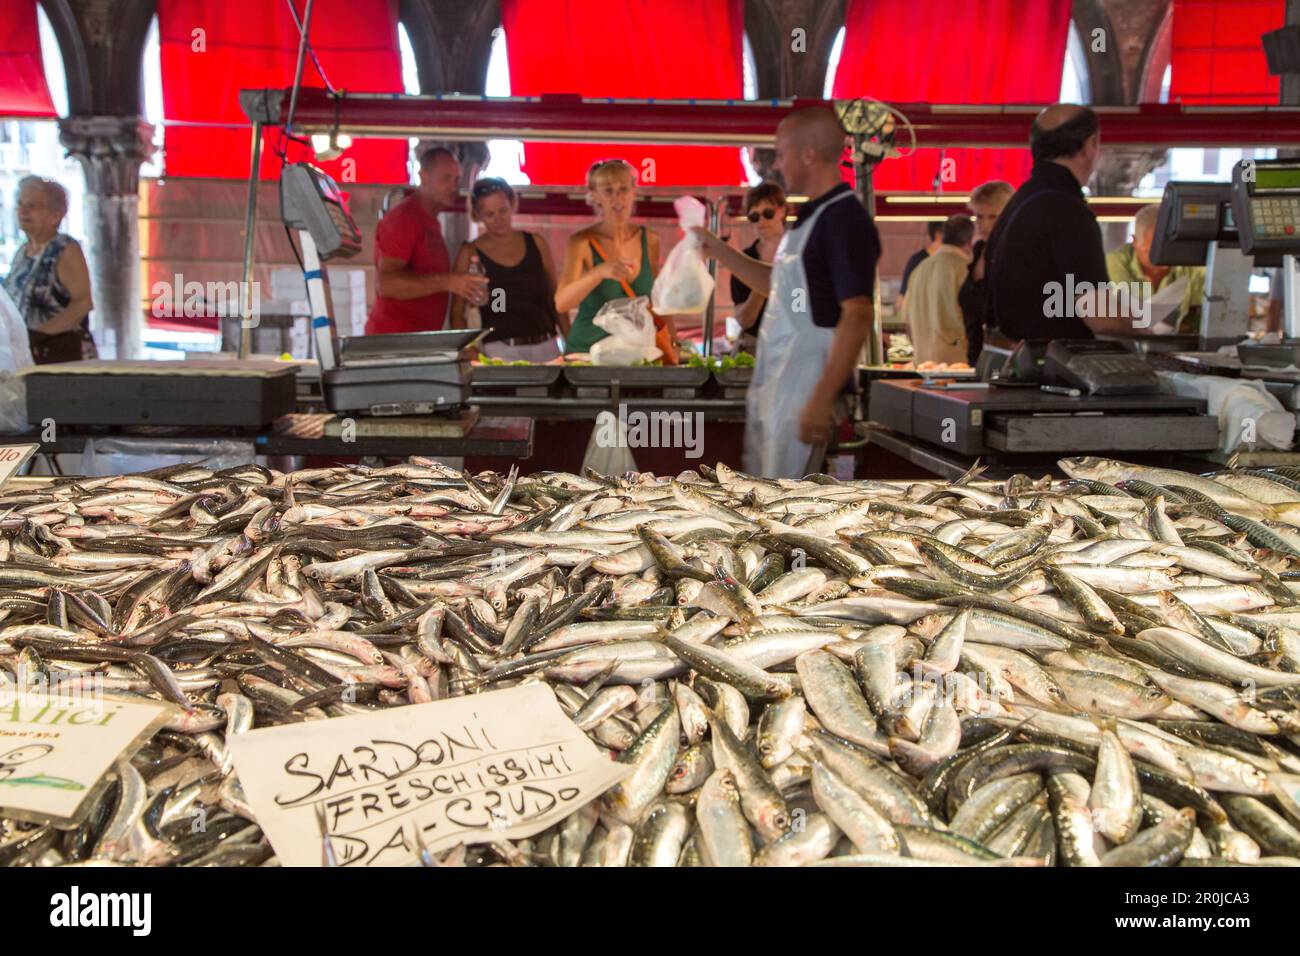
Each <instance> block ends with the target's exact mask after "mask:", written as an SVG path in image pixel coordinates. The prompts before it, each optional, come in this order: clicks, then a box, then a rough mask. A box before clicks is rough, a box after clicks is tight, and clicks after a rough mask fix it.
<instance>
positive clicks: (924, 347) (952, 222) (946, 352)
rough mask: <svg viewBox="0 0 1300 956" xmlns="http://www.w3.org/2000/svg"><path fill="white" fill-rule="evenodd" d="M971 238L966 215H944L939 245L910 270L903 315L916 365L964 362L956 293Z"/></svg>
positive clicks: (972, 230)
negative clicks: (945, 217)
mask: <svg viewBox="0 0 1300 956" xmlns="http://www.w3.org/2000/svg"><path fill="white" fill-rule="evenodd" d="M974 237H975V224H974V223H973V222H971V219H970V217H969V216H950V217H948V221H947V222H945V223H944V224H943V244H942V245H940V246H939V249H938V251H937V252H935V254H934V255H932V256H930V258H928V259H926V260H925V261H924V262H922V263H921V264H920V265H919V266H917V267H916V269H915V270H914V271H913V272H912V278H911V281H910V282H909V283H908V286H907V304H906V305H905V306H904V309H903V318H904V319H905V320H906V321H907V331H908V334H909V335H910V336H911V338H912V348H913V350H914V351H915V353H916V364H917V365H920V364H921V363H922V362H946V363H951V362H965V361H966V327H965V324H964V323H963V321H962V312H961V305H960V303H959V302H958V301H957V293H958V292H959V291H960V290H961V284H962V283H963V282H965V281H966V267H967V266H968V265H969V264H970V258H971V244H972V242H973V241H974Z"/></svg>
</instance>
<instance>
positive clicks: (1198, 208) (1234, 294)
mask: <svg viewBox="0 0 1300 956" xmlns="http://www.w3.org/2000/svg"><path fill="white" fill-rule="evenodd" d="M1297 253H1300V161H1297V160H1293V159H1279V160H1243V161H1242V162H1240V163H1238V164H1237V166H1236V167H1235V168H1234V169H1233V172H1232V181H1231V182H1228V183H1177V182H1175V183H1169V184H1168V185H1167V186H1166V187H1165V194H1164V198H1163V200H1162V202H1161V206H1160V218H1159V220H1158V222H1157V225H1156V235H1155V241H1154V242H1153V243H1152V246H1151V259H1152V261H1153V262H1156V263H1157V264H1160V265H1202V264H1203V265H1204V266H1205V269H1206V275H1205V295H1204V299H1203V300H1202V304H1201V338H1200V346H1201V349H1202V350H1204V351H1205V352H1209V351H1210V350H1213V349H1217V348H1220V347H1221V346H1224V345H1235V346H1236V353H1237V359H1238V361H1237V362H1233V361H1232V360H1231V359H1230V358H1227V359H1225V358H1223V357H1221V356H1214V355H1206V354H1200V355H1193V356H1184V358H1185V359H1186V360H1189V361H1191V360H1195V361H1196V362H1197V363H1198V364H1200V365H1202V366H1204V367H1205V369H1206V370H1207V371H1216V370H1226V371H1229V372H1232V373H1236V372H1237V371H1240V374H1241V375H1242V377H1244V378H1253V379H1259V380H1262V381H1263V382H1264V384H1265V386H1266V387H1267V388H1268V390H1269V391H1270V392H1271V393H1273V394H1274V395H1275V396H1276V397H1277V398H1278V399H1279V400H1280V401H1281V402H1282V404H1283V405H1284V406H1286V407H1287V408H1290V409H1293V410H1294V409H1297V408H1300V297H1298V296H1297V281H1296V279H1297V272H1296V263H1297V260H1296V256H1297ZM1265 267H1272V268H1277V269H1278V270H1279V272H1280V281H1281V283H1282V303H1283V339H1282V341H1281V342H1279V343H1276V344H1271V345H1266V344H1260V343H1257V342H1254V341H1242V340H1243V339H1245V338H1246V336H1247V333H1248V331H1249V320H1250V293H1249V284H1250V278H1251V275H1252V274H1253V273H1254V272H1255V271H1256V270H1257V269H1260V268H1265Z"/></svg>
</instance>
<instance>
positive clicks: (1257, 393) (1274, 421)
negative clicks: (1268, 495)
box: [1157, 372, 1296, 455]
mask: <svg viewBox="0 0 1300 956" xmlns="http://www.w3.org/2000/svg"><path fill="white" fill-rule="evenodd" d="M1157 374H1158V375H1159V376H1160V389H1161V391H1164V392H1170V393H1172V394H1174V395H1181V396H1182V397H1184V398H1199V399H1203V400H1204V401H1205V404H1206V411H1207V412H1208V413H1209V414H1211V415H1214V416H1217V417H1218V419H1219V451H1221V452H1222V453H1223V454H1225V455H1229V454H1231V453H1232V452H1234V451H1236V450H1237V449H1239V448H1250V447H1255V448H1276V449H1280V450H1282V451H1286V450H1287V449H1289V448H1290V447H1291V445H1292V438H1293V436H1294V434H1295V427H1296V426H1295V422H1296V419H1295V412H1289V411H1287V410H1286V409H1285V408H1283V407H1282V403H1281V402H1279V401H1278V400H1277V398H1276V397H1274V396H1273V395H1272V394H1271V393H1270V392H1269V391H1268V389H1267V388H1265V387H1264V383H1263V382H1259V381H1255V380H1246V379H1241V378H1221V377H1220V376H1218V375H1194V374H1192V373H1190V372H1158V373H1157Z"/></svg>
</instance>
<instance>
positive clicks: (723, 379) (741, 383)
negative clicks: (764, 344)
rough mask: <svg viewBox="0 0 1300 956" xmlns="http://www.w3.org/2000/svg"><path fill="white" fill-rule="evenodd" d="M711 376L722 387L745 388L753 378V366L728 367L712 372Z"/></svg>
mask: <svg viewBox="0 0 1300 956" xmlns="http://www.w3.org/2000/svg"><path fill="white" fill-rule="evenodd" d="M713 377H714V379H716V380H717V383H718V384H719V385H721V386H722V387H723V388H745V387H746V386H748V385H749V383H750V382H751V381H752V380H753V378H754V369H753V366H750V367H748V368H729V369H727V370H726V371H725V372H714V373H713Z"/></svg>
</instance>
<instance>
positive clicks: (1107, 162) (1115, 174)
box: [1090, 127, 1166, 251]
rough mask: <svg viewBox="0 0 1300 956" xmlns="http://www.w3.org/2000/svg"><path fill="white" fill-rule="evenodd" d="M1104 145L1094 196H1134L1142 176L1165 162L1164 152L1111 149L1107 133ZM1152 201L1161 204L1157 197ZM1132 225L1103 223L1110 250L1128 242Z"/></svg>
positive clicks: (1104, 234) (1100, 213) (1093, 179)
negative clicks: (1126, 237)
mask: <svg viewBox="0 0 1300 956" xmlns="http://www.w3.org/2000/svg"><path fill="white" fill-rule="evenodd" d="M1101 135H1102V138H1103V146H1102V150H1101V162H1100V163H1099V164H1098V166H1097V172H1096V173H1095V174H1094V175H1093V177H1092V183H1091V184H1090V185H1091V189H1092V194H1093V195H1094V196H1131V195H1133V190H1135V189H1137V186H1138V183H1140V182H1141V181H1142V177H1143V176H1145V175H1146V174H1147V173H1149V172H1151V170H1153V169H1155V168H1156V167H1157V166H1159V165H1160V164H1161V163H1163V162H1164V161H1165V155H1166V153H1165V150H1163V149H1134V148H1129V147H1113V148H1111V147H1107V146H1105V145H1104V142H1105V136H1106V130H1105V128H1104V127H1103V128H1102V131H1101ZM1151 201H1152V202H1159V201H1160V200H1159V198H1153V199H1152V200H1151ZM1093 212H1095V213H1097V214H1098V215H1102V214H1104V213H1105V209H1104V208H1098V207H1094V208H1093ZM1127 231H1128V225H1127V224H1126V223H1122V222H1103V223H1102V224H1101V237H1102V240H1103V242H1104V243H1105V246H1106V249H1107V250H1108V251H1109V250H1110V249H1113V248H1115V247H1116V246H1118V245H1121V244H1122V243H1123V242H1124V236H1125V233H1126V232H1127Z"/></svg>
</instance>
